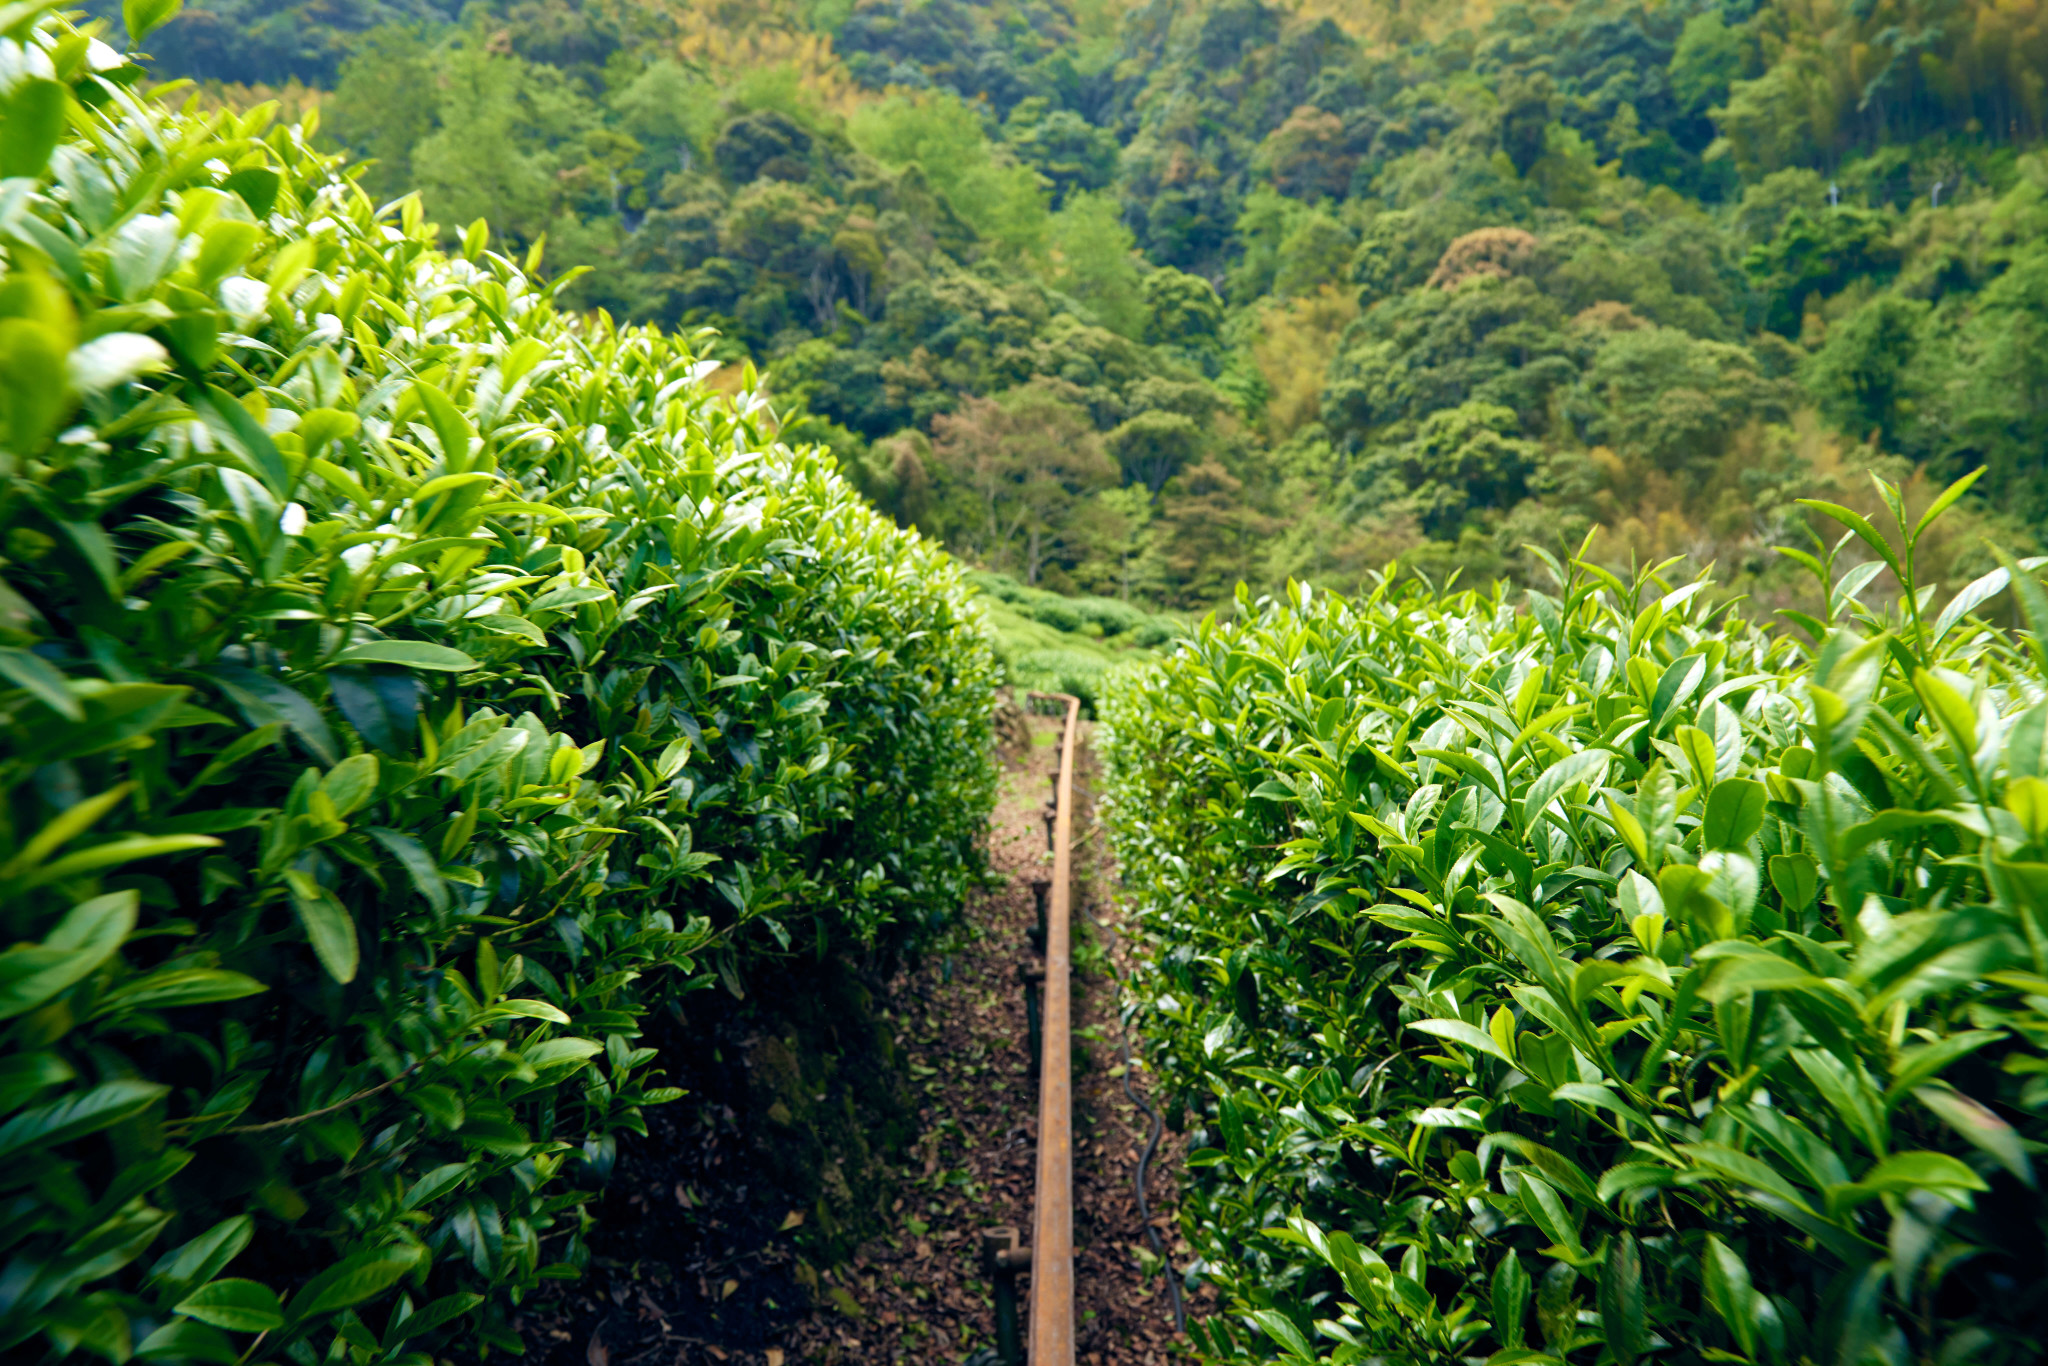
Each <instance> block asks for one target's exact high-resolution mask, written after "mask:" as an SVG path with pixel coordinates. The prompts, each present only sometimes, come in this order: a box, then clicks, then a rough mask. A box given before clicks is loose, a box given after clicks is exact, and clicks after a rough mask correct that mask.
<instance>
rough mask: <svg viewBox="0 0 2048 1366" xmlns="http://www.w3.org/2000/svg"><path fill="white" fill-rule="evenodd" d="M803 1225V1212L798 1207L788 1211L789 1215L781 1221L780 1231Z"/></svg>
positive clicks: (785, 1231) (787, 1230)
mask: <svg viewBox="0 0 2048 1366" xmlns="http://www.w3.org/2000/svg"><path fill="white" fill-rule="evenodd" d="M803 1226H804V1212H803V1211H802V1210H800V1209H793V1210H791V1211H790V1212H789V1217H788V1218H786V1219H784V1220H783V1221H782V1232H784V1233H787V1232H789V1231H790V1230H791V1229H793V1228H802V1227H803Z"/></svg>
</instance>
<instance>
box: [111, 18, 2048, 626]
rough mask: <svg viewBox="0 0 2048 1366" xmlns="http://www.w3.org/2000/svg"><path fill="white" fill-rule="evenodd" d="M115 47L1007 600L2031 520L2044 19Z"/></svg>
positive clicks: (705, 28) (1612, 558)
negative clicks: (1951, 490) (1821, 512)
mask: <svg viewBox="0 0 2048 1366" xmlns="http://www.w3.org/2000/svg"><path fill="white" fill-rule="evenodd" d="M110 17H111V16H110ZM117 22H118V21H117ZM149 48H150V50H151V51H152V52H153V54H154V55H155V57H156V58H157V70H158V71H159V72H160V73H162V74H165V75H170V76H180V75H182V76H188V77H192V78H196V79H197V80H198V81H199V82H200V86H199V89H198V90H197V92H196V93H197V95H198V97H199V98H200V100H201V101H202V103H206V102H225V103H228V104H231V105H242V106H246V105H248V104H251V103H253V102H256V101H260V100H263V99H268V98H275V99H278V100H280V101H282V102H283V103H284V104H285V105H286V106H287V109H288V112H292V113H303V112H312V113H315V114H316V115H317V124H318V130H319V131H318V135H317V137H318V141H319V143H320V145H322V146H323V147H326V148H329V149H335V150H343V151H346V152H348V153H350V154H351V155H352V157H354V158H356V159H358V160H361V161H363V162H366V163H367V168H366V169H365V170H363V171H362V176H363V183H364V184H365V186H366V187H367V188H368V189H369V190H370V191H371V192H372V194H373V196H377V197H396V196H397V195H399V194H401V193H403V192H405V191H406V190H408V189H411V188H413V187H415V186H416V187H418V188H419V189H420V190H421V191H422V193H423V197H424V203H425V205H426V208H427V212H428V215H429V218H430V219H431V220H433V221H436V222H438V223H440V224H441V225H442V232H443V233H444V235H445V237H446V239H447V240H449V241H451V242H452V241H453V240H455V238H456V236H457V235H458V234H459V232H460V231H461V229H462V227H463V226H464V225H466V224H469V223H470V222H472V221H473V220H475V219H477V218H486V219H488V220H489V222H490V224H491V227H492V231H493V232H494V234H496V240H499V241H501V242H509V244H510V246H511V247H512V248H516V249H518V250H521V251H525V250H527V249H531V248H540V249H541V250H542V254H541V257H540V258H539V259H540V260H541V261H542V262H543V266H542V269H543V270H544V271H545V272H551V273H552V274H553V275H555V276H556V277H558V278H559V277H560V276H561V275H562V274H563V273H566V272H569V271H578V272H582V273H581V275H580V277H579V278H577V279H576V280H575V281H574V283H573V284H572V285H571V286H570V288H569V290H568V291H567V292H566V293H565V294H564V296H563V298H564V300H565V302H567V303H569V304H571V305H573V306H578V307H582V308H586V309H598V308H602V309H604V310H606V311H608V312H609V313H610V314H612V315H613V316H615V317H617V318H619V319H621V320H630V321H634V322H652V323H658V324H660V325H662V326H663V327H665V328H668V329H672V330H676V331H679V332H682V333H690V334H694V333H695V332H696V330H697V329H715V330H716V338H715V340H712V339H706V340H704V341H703V342H702V343H701V344H705V345H710V346H712V347H714V348H715V354H717V355H719V356H720V357H722V358H724V359H726V360H727V361H729V362H740V361H743V360H744V361H750V362H751V363H752V364H753V365H754V366H756V367H758V368H759V370H760V371H761V372H762V373H764V374H765V376H766V383H767V387H768V389H769V391H770V392H771V393H772V394H773V396H774V401H775V403H776V405H777V408H778V410H779V411H780V412H781V413H782V416H783V419H784V422H785V435H787V436H788V437H790V438H791V439H797V440H815V441H819V442H822V443H824V444H827V445H829V446H830V447H831V448H832V450H833V451H834V453H835V454H836V455H837V457H838V459H839V460H840V462H841V464H842V466H843V467H844V468H845V469H846V470H847V471H848V472H849V473H850V474H851V475H852V476H853V478H854V479H855V481H856V482H857V483H858V485H859V486H860V487H861V489H862V491H863V492H864V493H865V494H866V495H867V496H868V498H869V499H870V500H871V501H872V502H873V503H874V504H876V505H877V506H878V507H880V508H882V509H883V510H885V511H887V512H889V513H890V514H892V515H893V516H894V517H895V518H896V519H897V520H898V521H899V522H900V523H902V524H905V525H915V526H917V527H919V528H921V529H923V530H925V531H927V532H929V533H930V534H932V535H933V536H935V537H937V538H939V539H941V540H943V541H944V542H945V543H946V544H947V545H949V546H950V547H951V548H953V549H954V550H955V551H956V552H957V553H960V554H962V555H963V556H965V557H966V558H968V559H970V560H971V561H973V562H975V563H977V564H979V565H981V566H983V567H984V568H987V569H991V570H995V571H1000V572H1003V573H1006V574H1008V575H1010V576H1012V577H1014V578H1015V579H1017V580H1020V581H1022V582H1023V583H1025V584H1028V585H1031V586H1033V587H1035V588H1038V589H1045V590H1052V591H1055V592H1061V593H1082V594H1091V595H1096V596H1100V597H1112V598H1120V599H1125V600H1129V601H1132V602H1134V603H1141V604H1144V605H1146V606H1149V607H1166V608H1179V609H1187V608H1197V607H1202V606H1205V605H1208V604H1211V603H1214V602H1217V601H1220V600H1221V599H1222V598H1223V597H1224V596H1225V595H1226V594H1227V593H1228V591H1229V590H1230V588H1231V587H1232V585H1234V584H1235V583H1236V582H1237V581H1238V580H1239V579H1246V580H1249V581H1250V582H1251V583H1252V584H1253V585H1254V586H1256V587H1266V586H1271V585H1276V584H1278V583H1280V582H1282V581H1284V580H1285V579H1286V578H1287V577H1289V576H1293V577H1296V578H1300V579H1304V580H1313V581H1316V582H1320V583H1324V584H1327V585H1329V586H1332V587H1336V588H1340V589H1342V588H1349V587H1354V586H1356V585H1358V584H1359V583H1360V582H1361V581H1362V580H1363V579H1364V578H1365V576H1366V575H1367V573H1368V572H1369V571H1371V570H1374V569H1378V568H1380V567H1382V566H1384V565H1386V564H1387V563H1388V562H1390V561H1393V560H1395V559H1396V558H1398V559H1400V560H1401V561H1402V563H1403V564H1404V565H1406V566H1408V567H1409V568H1411V569H1414V570H1420V571H1422V572H1424V573H1426V574H1427V575H1429V576H1430V577H1431V578H1432V579H1434V580H1436V581H1439V582H1441V580H1442V578H1443V577H1444V576H1445V575H1447V574H1448V573H1450V572H1451V571H1452V570H1454V569H1462V570H1463V571H1464V572H1465V574H1466V575H1467V577H1468V578H1476V579H1481V580H1483V579H1487V578H1493V577H1500V576H1507V577H1510V578H1515V579H1524V580H1526V579H1527V576H1528V571H1529V570H1531V569H1532V568H1533V567H1534V565H1535V561H1534V560H1533V559H1532V558H1531V555H1530V552H1529V551H1528V550H1527V549H1526V547H1528V546H1530V545H1535V546H1538V547H1541V548H1545V549H1547V550H1550V551H1553V552H1554V551H1557V550H1559V549H1561V548H1562V549H1567V550H1569V549H1575V548H1577V547H1579V546H1580V545H1581V544H1582V542H1584V541H1585V538H1586V537H1587V536H1588V535H1589V534H1591V535H1592V537H1593V539H1592V542H1591V545H1590V547H1589V549H1588V551H1587V553H1588V555H1589V557H1590V558H1591V559H1593V560H1595V561H1599V562H1604V563H1607V564H1610V565H1616V566H1620V565H1625V564H1627V563H1628V562H1630V561H1635V562H1638V563H1653V562H1656V561H1658V560H1661V559H1664V558H1667V557H1672V556H1680V557H1684V558H1685V560H1686V561H1687V562H1688V564H1689V565H1690V566H1691V569H1695V570H1696V569H1698V568H1701V567H1704V566H1705V565H1707V564H1708V563H1713V564H1715V565H1716V566H1717V570H1716V576H1717V580H1718V581H1719V582H1720V583H1722V584H1723V585H1728V586H1732V587H1733V588H1734V589H1735V590H1737V591H1742V592H1748V593H1752V594H1755V595H1757V596H1758V597H1759V598H1760V600H1761V601H1762V602H1764V603H1765V604H1766V605H1769V606H1779V605H1793V604H1795V603H1798V602H1799V601H1801V598H1800V594H1801V593H1803V592H1806V591H1807V590H1806V589H1804V588H1802V587H1801V586H1800V584H1801V583H1803V582H1805V576H1804V573H1803V571H1799V570H1797V569H1796V567H1795V566H1793V565H1791V564H1790V563H1789V562H1787V561H1785V560H1783V559H1781V558H1780V557H1779V556H1777V555H1775V554H1772V553H1770V549H1771V547H1772V546H1774V545H1793V546H1800V545H1805V544H1806V543H1807V540H1808V531H1807V521H1808V515H1807V514H1806V513H1805V512H1804V511H1803V510H1802V509H1800V508H1799V507H1798V506H1797V504H1796V503H1795V502H1794V500H1795V499H1797V498H1799V497H1803V496H1819V497H1825V498H1831V499H1834V500H1836V501H1838V502H1843V503H1846V504H1849V505H1851V506H1855V507H1859V508H1864V509H1865V510H1866V511H1870V512H1875V511H1876V510H1877V500H1876V495H1875V494H1874V493H1873V492H1872V491H1871V484H1870V481H1869V479H1868V478H1867V477H1866V476H1865V471H1874V472H1876V473H1879V474H1882V475H1884V476H1886V477H1889V478H1891V479H1893V480H1895V481H1900V482H1902V483H1903V484H1904V486H1905V487H1906V489H1907V496H1908V497H1909V499H1910V498H1913V497H1920V498H1923V499H1924V497H1925V496H1927V495H1926V494H1925V493H1924V492H1916V491H1919V490H1925V489H1927V488H1929V487H1930V486H1932V487H1939V486H1941V485H1942V484H1945V483H1946V482H1948V481H1950V480H1952V479H1954V478H1956V477H1958V476H1959V475H1961V474H1963V473H1966V472H1968V471H1969V470H1972V469H1976V468H1979V467H1982V468H1983V469H1984V470H1985V474H1984V476H1983V477H1982V478H1981V479H1980V480H1979V482H1978V483H1977V485H1976V486H1975V490H1974V491H1973V494H1972V496H1971V498H1970V499H1969V500H1968V502H1966V504H1965V505H1964V506H1963V507H1962V508H1960V509H1959V510H1958V512H1957V513H1956V514H1955V515H1954V516H1952V517H1951V518H1949V519H1947V520H1945V521H1944V523H1943V524H1942V529H1941V532H1940V534H1939V535H1938V536H1937V537H1936V538H1935V539H1934V540H1933V541H1932V542H1930V544H1928V545H1925V546H1923V547H1922V550H1921V553H1922V556H1923V561H1924V563H1925V564H1926V565H1927V566H1928V568H1929V572H1930V573H1931V574H1932V575H1933V576H1934V577H1938V578H1941V579H1943V580H1947V581H1951V586H1953V584H1954V583H1959V582H1961V581H1962V580H1963V579H1964V578H1966V577H1969V576H1972V575H1974V574H1976V573H1980V572H1982V571H1983V570H1984V569H1985V568H1988V567H1989V564H1990V562H1989V560H1988V559H1986V558H1985V552H1984V551H1983V550H1982V549H1981V547H1982V543H1983V538H1984V536H1985V535H1987V534H1989V535H1991V536H1992V537H1994V538H1995V539H1997V540H1999V541H2000V542H2001V543H2003V544H2005V545H2007V546H2009V547H2011V548H2012V549H2013V550H2014V551H2015V552H2026V551H2028V550H2030V549H2033V548H2035V547H2037V545H2038V540H2037V538H2036V535H2035V533H2034V532H2033V531H2032V530H2031V528H2034V527H2037V526H2039V525H2040V524H2041V523H2042V521H2043V519H2044V518H2048V479H2044V477H2043V474H2044V470H2043V461H2044V458H2048V456H2044V452H2048V345H2044V342H2048V156H2044V155H2043V152H2042V150H2041V137H2042V134H2043V131H2044V123H2048V87H2044V81H2043V73H2044V71H2048V7H2044V6H2043V5H2042V4H2040V3H2039V0H2005V2H2004V3H1998V4H1993V3H1989V0H1938V2H1937V0H1855V2H1854V3H1845V2H1843V0H1766V3H1762V4H1752V3H1749V0H1673V2H1672V3H1668V4H1643V3H1638V2H1637V0H1590V2H1588V3H1577V4H1548V3H1540V2H1532V0H1511V2H1510V3H1500V4H1491V3H1487V0H1408V2H1406V3H1399V2H1397V3H1385V2H1384V0H1373V2H1372V3H1359V4H1335V3H1328V0H1292V2H1291V3H1279V4H1266V3H1261V0H1199V2H1196V0H1188V2H1187V3H1179V4H1174V3H1167V2H1166V0H1150V2H1149V3H1144V4H1139V5H1136V6H1129V7H1127V6H1125V5H1123V4H1121V3H1120V2H1119V0H994V2H993V3H984V4H967V3H961V2H960V0H715V2H713V3H702V4H689V5H684V4H678V3H664V0H474V2H473V3H470V4H468V5H466V6H463V7H461V8H460V10H459V11H458V10H457V9H456V8H455V7H454V6H453V5H452V4H445V3H440V0H318V3H314V2H313V0H303V2H302V3H291V2H290V0H205V2H204V3H201V4H196V5H193V6H191V7H188V8H187V9H186V10H185V11H184V12H183V13H182V14H181V15H180V16H179V17H177V18H176V19H175V20H174V21H173V22H172V23H170V24H169V25H168V26H167V27H166V28H164V29H163V30H162V31H160V32H159V33H157V34H155V35H153V36H152V38H151V40H150V43H149ZM543 242H544V243H545V246H544V248H543V247H542V244H543ZM727 373H728V375H729V377H730V380H731V383H732V385H733V387H737V386H738V384H739V382H740V379H741V377H742V374H743V373H744V367H743V366H741V365H737V364H735V365H731V366H729V368H728V372H727ZM1837 530H1838V529H1837ZM1980 561H1981V563H1980ZM1688 572H1691V571H1690V570H1688ZM1795 575H1797V578H1796V579H1795ZM1879 582H1880V588H1881V589H1882V588H1883V587H1885V586H1888V585H1889V583H1890V581H1889V580H1888V579H1886V580H1880V581H1879Z"/></svg>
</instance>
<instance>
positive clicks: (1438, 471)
mask: <svg viewBox="0 0 2048 1366" xmlns="http://www.w3.org/2000/svg"><path fill="white" fill-rule="evenodd" d="M1520 429H1521V423H1520V420H1519V419H1518V418H1517V417H1516V416H1515V410H1514V409H1512V408H1503V407H1501V406H1500V405H1499V404H1497V403H1461V404H1459V405H1458V406H1457V407H1455V408H1444V409H1440V410H1438V411H1437V412H1434V413H1431V414H1430V415H1429V416H1428V417H1427V418H1425V419H1424V420H1423V422H1422V428H1421V430H1420V431H1418V432H1417V433H1416V435H1415V439H1414V440H1412V441H1410V442H1408V443H1407V444H1406V445H1405V446H1402V447H1401V448H1400V450H1399V452H1398V454H1397V455H1396V457H1395V459H1396V461H1397V463H1398V466H1399V468H1400V470H1401V472H1402V474H1403V476H1404V477H1405V478H1406V480H1407V482H1408V487H1409V490H1410V492H1411V495H1412V497H1413V498H1414V501H1415V508H1416V514H1417V517H1418V520H1420V521H1421V523H1422V526H1423V529H1424V530H1425V531H1427V532H1428V533H1429V534H1430V535H1432V536H1435V537H1438V538H1440V539H1441V538H1446V537H1455V536H1456V535H1457V533H1458V530H1459V528H1460V527H1461V526H1462V525H1463V524H1464V522H1465V520H1466V517H1467V515H1468V514H1470V513H1471V512H1474V511H1477V510H1479V509H1494V510H1498V511H1503V512H1504V511H1506V510H1507V509H1508V508H1509V507H1511V506H1513V505H1514V503H1515V502H1517V501H1518V500H1519V499H1520V498H1521V497H1522V495H1523V493H1524V492H1525V490H1526V489H1527V486H1528V480H1529V475H1530V473H1531V472H1532V471H1533V470H1534V469H1535V468H1536V465H1537V461H1538V460H1539V458H1540V456H1541V453H1542V448H1541V447H1539V446H1538V445H1537V444H1536V443H1535V442H1533V441H1527V440H1524V439H1522V437H1521V435H1520Z"/></svg>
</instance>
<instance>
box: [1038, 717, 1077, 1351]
mask: <svg viewBox="0 0 2048 1366" xmlns="http://www.w3.org/2000/svg"><path fill="white" fill-rule="evenodd" d="M1031 695H1032V696H1033V697H1035V698H1044V699H1046V700H1047V701H1053V702H1064V703H1065V704H1066V708H1067V719H1066V729H1065V732H1064V734H1063V735H1062V736H1061V739H1060V772H1059V781H1058V785H1057V787H1056V788H1055V789H1054V791H1055V796H1054V804H1055V815H1054V819H1053V828H1052V889H1051V891H1052V895H1051V896H1050V897H1049V898H1047V903H1048V904H1047V906H1046V917H1045V1002H1044V1007H1043V1010H1042V1012H1041V1015H1042V1018H1041V1021H1040V1026H1039V1036H1040V1045H1039V1047H1040V1051H1039V1064H1038V1068H1039V1070H1038V1188H1037V1196H1036V1199H1035V1200H1034V1202H1033V1208H1032V1219H1031V1316H1030V1323H1031V1358H1030V1360H1031V1366H1074V1124H1073V1119H1074V1088H1073V1077H1072V1074H1071V1063H1072V1059H1073V1043H1072V1006H1071V997H1070V995H1069V991H1068V988H1069V986H1070V984H1071V979H1072V975H1073V972H1072V969H1073V963H1072V940H1071V936H1070V933H1069V931H1070V929H1071V924H1072V905H1073V871H1074V870H1073V842H1074V841H1073V835H1074V744H1075V741H1076V739H1077V737H1078V734H1079V732H1080V728H1081V699H1080V698H1078V697H1074V696H1071V695H1069V694H1067V693H1033V694H1031Z"/></svg>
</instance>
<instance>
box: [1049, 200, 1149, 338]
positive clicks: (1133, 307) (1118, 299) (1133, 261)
mask: <svg viewBox="0 0 2048 1366" xmlns="http://www.w3.org/2000/svg"><path fill="white" fill-rule="evenodd" d="M1052 247H1053V262H1052V280H1053V283H1054V284H1055V285H1056V286H1058V287H1059V288H1060V289H1061V290H1063V291H1065V292H1066V293H1067V294H1069V295H1071V296H1073V297H1074V298H1075V299H1076V300H1078V301H1079V302H1080V303H1082V304H1083V305H1085V306H1086V307H1087V308H1088V310H1089V311H1090V312H1092V313H1093V314H1094V315H1095V316H1096V317H1097V318H1098V319H1100V320H1101V322H1102V325H1103V326H1104V327H1106V328H1108V329H1109V330H1110V331H1112V332H1114V333H1116V334H1117V335H1118V336H1122V337H1130V338H1132V339H1134V340H1135V339H1136V338H1138V337H1140V336H1142V335H1144V331H1145V317H1146V313H1145V294H1144V288H1143V284H1142V276H1141V274H1140V271H1139V267H1138V259H1139V258H1138V254H1137V249H1138V244H1137V239H1136V238H1134V237H1133V236H1132V235H1131V230H1130V229H1129V228H1127V227H1125V226H1124V223H1123V219H1122V218H1121V217H1120V216H1119V214H1118V211H1117V201H1116V199H1115V197H1114V196H1111V195H1107V194H1077V195H1073V196H1071V197H1070V198H1069V199H1068V200H1067V204H1066V207H1065V208H1063V209H1061V210H1060V211H1059V212H1058V213H1056V214H1054V215H1053V217H1052Z"/></svg>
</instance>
